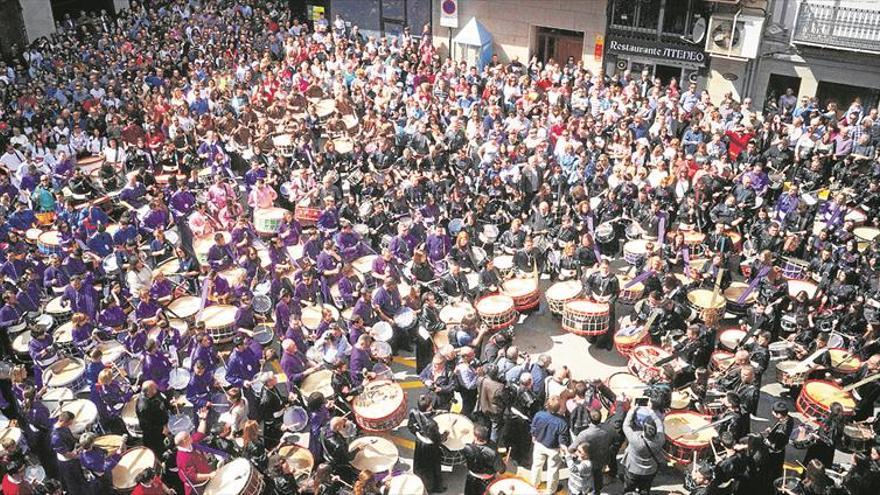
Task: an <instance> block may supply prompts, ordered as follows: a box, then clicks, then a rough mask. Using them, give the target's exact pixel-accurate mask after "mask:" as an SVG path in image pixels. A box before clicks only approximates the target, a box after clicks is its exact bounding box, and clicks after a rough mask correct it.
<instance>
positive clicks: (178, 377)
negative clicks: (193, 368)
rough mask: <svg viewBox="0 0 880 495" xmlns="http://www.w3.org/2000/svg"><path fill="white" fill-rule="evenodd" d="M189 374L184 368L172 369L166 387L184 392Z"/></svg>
mask: <svg viewBox="0 0 880 495" xmlns="http://www.w3.org/2000/svg"><path fill="white" fill-rule="evenodd" d="M189 379H190V372H189V370H188V369H186V368H180V367H178V368H172V369H171V372H170V373H169V374H168V386H169V387H171V388H172V389H174V390H186V386H187V385H189Z"/></svg>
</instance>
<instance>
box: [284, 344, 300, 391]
mask: <svg viewBox="0 0 880 495" xmlns="http://www.w3.org/2000/svg"><path fill="white" fill-rule="evenodd" d="M305 369H306V358H305V356H304V355H303V353H302V352H300V351H299V350H297V351H296V352H295V353H292V354H291V353H289V352H284V354H283V355H282V356H281V371H283V372H284V374H285V376H287V381H289V382H291V383H294V384H297V385H299V384H300V383H301V382H302V381H303V378H305V376H304V375H303V372H304V371H305Z"/></svg>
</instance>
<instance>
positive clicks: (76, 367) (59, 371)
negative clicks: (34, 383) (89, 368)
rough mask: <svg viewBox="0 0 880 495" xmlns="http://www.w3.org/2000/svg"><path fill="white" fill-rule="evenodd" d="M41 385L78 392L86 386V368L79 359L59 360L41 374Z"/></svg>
mask: <svg viewBox="0 0 880 495" xmlns="http://www.w3.org/2000/svg"><path fill="white" fill-rule="evenodd" d="M43 383H45V384H46V387H47V388H69V389H70V390H73V391H74V392H79V391H80V390H84V389H85V388H86V387H87V386H88V383H87V381H86V366H85V364H84V363H83V361H82V360H81V359H77V358H63V359H60V360H58V361H56V362H55V363H54V364H52V365H51V366H49V369H47V370H46V371H44V372H43Z"/></svg>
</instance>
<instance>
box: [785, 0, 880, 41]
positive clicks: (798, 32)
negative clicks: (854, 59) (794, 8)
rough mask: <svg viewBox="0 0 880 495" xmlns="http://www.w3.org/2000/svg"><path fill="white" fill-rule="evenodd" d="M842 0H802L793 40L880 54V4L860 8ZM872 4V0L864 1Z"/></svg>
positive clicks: (793, 31) (792, 36)
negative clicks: (843, 2) (845, 3)
mask: <svg viewBox="0 0 880 495" xmlns="http://www.w3.org/2000/svg"><path fill="white" fill-rule="evenodd" d="M841 3H842V2H840V0H837V1H819V0H812V1H811V0H805V1H802V2H801V3H800V8H799V9H798V14H797V19H796V21H795V26H794V29H793V30H792V34H791V42H792V43H796V44H801V45H810V46H817V47H821V48H831V49H835V50H849V51H856V52H868V53H877V54H880V7H877V5H878V4H877V3H876V2H874V3H873V5H874V6H875V8H872V9H860V8H854V7H849V6H841V5H840V4H841ZM863 3H865V4H869V5H870V4H871V3H869V2H863Z"/></svg>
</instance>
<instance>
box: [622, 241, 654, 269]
mask: <svg viewBox="0 0 880 495" xmlns="http://www.w3.org/2000/svg"><path fill="white" fill-rule="evenodd" d="M648 242H650V241H648V240H647V239H635V240H632V241H628V242H627V243H626V244H624V245H623V259H625V260H626V262H627V263H629V264H630V265H633V266H636V265H638V264H639V263H641V262H642V261H644V260H645V258H646V257H647V256H648Z"/></svg>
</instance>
